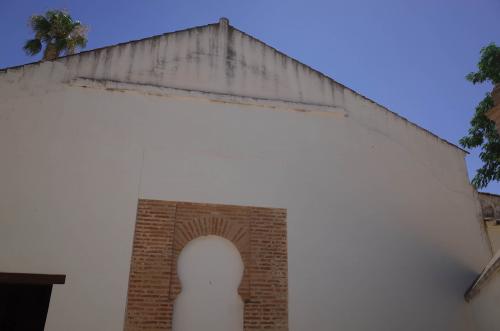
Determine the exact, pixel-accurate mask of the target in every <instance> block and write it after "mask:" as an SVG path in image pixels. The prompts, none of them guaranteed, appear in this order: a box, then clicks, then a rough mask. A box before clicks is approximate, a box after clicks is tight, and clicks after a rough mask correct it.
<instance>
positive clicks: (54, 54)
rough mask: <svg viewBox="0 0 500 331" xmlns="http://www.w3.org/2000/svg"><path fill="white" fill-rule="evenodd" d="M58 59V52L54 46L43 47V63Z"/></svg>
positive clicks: (50, 44)
mask: <svg viewBox="0 0 500 331" xmlns="http://www.w3.org/2000/svg"><path fill="white" fill-rule="evenodd" d="M58 57H59V50H58V49H57V47H56V45H54V44H52V43H48V44H47V47H45V52H43V61H48V60H54V59H57V58H58Z"/></svg>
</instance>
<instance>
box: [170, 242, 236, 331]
mask: <svg viewBox="0 0 500 331" xmlns="http://www.w3.org/2000/svg"><path fill="white" fill-rule="evenodd" d="M177 267H178V269H177V270H178V275H179V279H180V281H181V285H182V292H181V293H180V294H179V295H178V296H177V298H176V300H175V305H174V315H173V330H174V331H198V330H199V331H202V330H203V331H237V330H243V307H244V305H243V301H242V300H241V298H240V296H239V295H238V286H239V284H240V282H241V279H242V276H243V269H244V265H243V261H242V259H241V256H240V253H239V252H238V249H237V248H236V247H235V246H234V245H233V243H231V242H230V241H229V240H227V239H224V238H222V237H219V236H214V235H210V236H203V237H198V238H196V239H194V240H192V241H191V242H189V243H188V244H187V245H186V246H185V247H184V249H183V250H182V251H181V254H180V255H179V258H178V260H177Z"/></svg>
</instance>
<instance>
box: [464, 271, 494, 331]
mask: <svg viewBox="0 0 500 331" xmlns="http://www.w3.org/2000/svg"><path fill="white" fill-rule="evenodd" d="M499 302H500V277H499V275H498V272H497V274H496V275H493V276H492V277H491V279H490V280H488V283H487V284H486V285H484V287H483V288H482V289H481V292H479V293H478V294H477V295H476V296H474V298H473V299H472V301H471V302H470V305H471V307H472V312H473V316H474V321H475V323H476V325H477V330H478V331H491V330H498V329H499V326H500V314H499V313H498V303H499Z"/></svg>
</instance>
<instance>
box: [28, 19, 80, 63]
mask: <svg viewBox="0 0 500 331" xmlns="http://www.w3.org/2000/svg"><path fill="white" fill-rule="evenodd" d="M29 25H30V27H31V29H32V30H33V32H35V38H33V39H30V40H28V41H27V42H26V44H25V45H24V47H23V49H24V51H25V52H26V53H27V54H28V55H35V54H38V53H40V51H41V50H42V46H43V44H45V51H44V52H43V60H53V59H55V58H57V57H59V56H60V55H61V54H65V55H67V54H74V53H75V50H76V49H77V48H83V47H85V45H86V44H87V37H86V34H87V28H86V27H85V26H84V25H82V24H81V23H80V22H79V21H74V20H73V18H72V17H71V16H70V15H69V14H68V13H66V12H64V11H61V10H49V11H47V12H46V13H45V15H33V16H32V17H31V18H30V19H29Z"/></svg>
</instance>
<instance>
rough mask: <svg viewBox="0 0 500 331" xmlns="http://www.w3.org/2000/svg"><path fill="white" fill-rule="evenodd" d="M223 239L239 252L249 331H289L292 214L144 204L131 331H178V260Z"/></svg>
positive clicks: (132, 283)
mask: <svg viewBox="0 0 500 331" xmlns="http://www.w3.org/2000/svg"><path fill="white" fill-rule="evenodd" d="M207 235H217V236H220V237H223V238H226V239H228V240H230V241H231V242H232V243H233V244H234V245H235V246H236V247H237V248H238V250H239V252H240V254H241V257H242V260H243V264H244V271H243V278H242V280H241V283H240V286H239V289H238V292H239V294H240V296H241V298H242V300H243V302H244V326H243V328H244V330H252V331H257V330H280V331H281V330H288V255H287V229H286V210H285V209H279V208H262V207H246V206H232V205H219V204H204V203H189V202H172V201H160V200H143V199H141V200H139V203H138V207H137V221H136V226H135V235H134V243H133V249H132V261H131V266H130V278H129V286H128V298H127V310H126V318H125V319H126V320H125V330H126V331H138V330H141V331H153V330H154V331H160V330H161V331H167V330H172V315H173V307H174V302H175V298H176V297H177V295H178V294H179V293H180V292H181V291H182V289H181V284H180V281H179V278H178V277H177V257H178V256H179V254H180V252H181V251H182V249H183V248H184V246H185V245H186V244H187V243H189V242H190V241H191V240H193V239H196V238H197V237H200V236H207Z"/></svg>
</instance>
